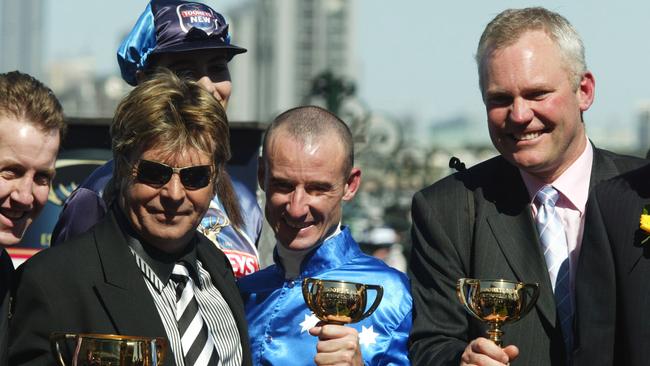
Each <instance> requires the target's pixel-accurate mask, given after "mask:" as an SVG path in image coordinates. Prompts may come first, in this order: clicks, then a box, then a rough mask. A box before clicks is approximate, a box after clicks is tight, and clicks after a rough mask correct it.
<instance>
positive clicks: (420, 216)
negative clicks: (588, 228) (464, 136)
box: [409, 8, 640, 366]
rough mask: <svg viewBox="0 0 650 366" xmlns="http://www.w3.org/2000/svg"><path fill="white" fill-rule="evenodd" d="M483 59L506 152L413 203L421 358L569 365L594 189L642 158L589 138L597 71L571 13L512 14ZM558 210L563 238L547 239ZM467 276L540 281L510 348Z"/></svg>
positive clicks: (488, 33) (414, 339) (494, 123)
mask: <svg viewBox="0 0 650 366" xmlns="http://www.w3.org/2000/svg"><path fill="white" fill-rule="evenodd" d="M476 59H477V64H478V70H479V84H480V87H481V92H482V95H483V101H484V103H485V106H486V112H487V120H488V129H489V132H490V137H491V139H492V142H493V144H494V146H495V147H496V148H497V150H498V151H499V153H500V156H498V157H495V158H492V159H490V160H488V161H485V162H483V163H480V164H478V165H477V166H475V167H472V168H469V169H467V170H465V171H461V172H458V173H456V174H454V175H452V176H449V177H447V178H445V179H443V180H441V181H439V182H437V183H435V184H433V185H432V186H430V187H428V188H425V189H424V190H422V191H420V192H418V193H417V194H416V195H415V197H414V199H413V208H412V216H413V230H412V235H413V251H412V258H411V263H410V276H411V279H412V292H413V299H414V304H415V305H414V321H413V328H412V332H411V335H410V349H409V351H410V357H411V361H412V363H413V364H416V365H459V364H460V365H505V364H508V363H510V364H511V365H516V364H519V365H528V366H530V365H564V364H565V363H567V361H569V359H570V353H571V352H570V350H572V344H573V343H572V332H571V324H572V316H573V308H572V294H571V289H572V283H573V282H572V281H571V280H572V278H573V275H574V273H575V264H576V261H577V258H578V253H579V250H580V246H579V244H580V242H581V236H582V225H583V224H584V216H583V215H584V209H585V204H586V200H587V195H588V191H589V188H590V187H592V186H593V185H594V184H595V183H597V182H599V181H601V180H603V179H606V178H609V177H612V176H614V175H617V174H619V173H621V172H623V171H626V170H629V169H631V168H632V167H633V166H638V165H640V162H639V161H636V160H634V159H633V158H628V157H622V156H618V155H616V154H613V153H610V152H607V151H604V150H600V149H596V148H594V147H593V146H592V144H591V143H590V142H589V140H588V139H587V136H586V133H585V126H584V122H583V118H582V116H583V113H584V112H585V111H586V110H587V109H588V108H589V107H590V106H591V103H592V101H593V98H594V88H595V83H594V77H593V75H592V74H591V72H589V71H588V70H587V68H586V64H585V60H584V49H583V45H582V41H581V40H580V37H579V35H578V34H577V32H576V31H575V29H574V28H573V27H572V26H571V25H570V24H569V22H568V21H567V20H566V19H565V18H563V17H562V16H560V15H559V14H556V13H553V12H550V11H548V10H546V9H543V8H527V9H512V10H506V11H504V12H502V13H501V14H499V15H497V16H496V18H495V19H494V20H492V21H491V22H490V23H489V24H488V25H487V27H486V29H485V31H484V32H483V35H482V36H481V40H480V42H479V46H478V50H477V55H476ZM638 160H640V159H638ZM549 190H550V192H552V193H547V192H549ZM544 195H548V196H551V197H554V200H553V201H552V203H549V204H548V205H547V203H546V201H542V200H541V198H543V197H544ZM536 197H538V199H536ZM542 202H543V203H542ZM541 212H543V213H544V214H541ZM549 213H551V214H552V215H550V216H549ZM548 217H551V218H553V223H554V226H553V227H554V228H556V229H557V230H556V231H555V232H556V233H558V234H557V235H558V238H559V239H561V240H555V241H549V240H542V239H540V234H542V235H543V234H544V233H545V232H546V229H547V228H548V227H549V226H545V225H546V223H544V221H543V219H544V218H548ZM558 225H559V226H558ZM538 227H540V229H538ZM549 242H550V243H549ZM544 243H549V246H548V247H547V250H543V249H542V245H543V244H544ZM557 243H560V244H561V245H560V246H553V245H557ZM562 253H563V255H561V254H562ZM560 271H561V272H560ZM463 277H470V278H479V279H498V278H503V279H508V280H516V281H521V282H525V283H538V284H539V288H540V296H539V299H538V301H537V303H536V305H535V308H534V309H533V310H532V311H531V312H530V313H529V314H528V315H527V316H525V317H524V318H522V319H521V320H520V321H518V322H517V323H513V324H509V325H507V326H506V327H505V336H504V338H503V340H504V344H505V345H506V347H505V348H501V347H498V346H497V345H496V344H495V343H493V342H492V341H489V340H487V339H486V338H484V337H485V325H484V324H482V323H480V322H479V321H478V320H476V319H474V318H473V317H471V316H470V315H469V314H468V313H467V312H466V311H465V309H464V308H463V306H461V303H460V302H459V300H458V298H457V296H456V283H457V281H458V279H459V278H463ZM560 295H562V296H560ZM556 299H557V300H556ZM565 349H568V350H569V352H567V351H566V350H565ZM569 362H570V361H569Z"/></svg>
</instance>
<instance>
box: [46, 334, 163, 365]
mask: <svg viewBox="0 0 650 366" xmlns="http://www.w3.org/2000/svg"><path fill="white" fill-rule="evenodd" d="M50 344H51V346H52V352H53V353H54V359H55V360H56V362H57V363H58V365H59V366H160V365H162V364H163V361H164V358H165V352H166V349H167V342H166V341H165V339H164V338H150V337H132V336H122V335H112V334H71V333H52V334H51V335H50Z"/></svg>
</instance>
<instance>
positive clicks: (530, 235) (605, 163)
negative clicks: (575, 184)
mask: <svg viewBox="0 0 650 366" xmlns="http://www.w3.org/2000/svg"><path fill="white" fill-rule="evenodd" d="M642 161H643V160H641V159H637V158H631V157H622V156H620V155H616V154H613V153H610V152H607V151H604V150H598V149H594V163H593V168H592V176H591V185H592V186H593V185H594V184H595V183H597V182H600V181H602V180H603V179H606V178H610V177H612V176H615V175H618V174H619V173H620V172H623V171H626V170H630V169H631V168H633V167H636V166H640V165H641V164H642ZM412 217H413V229H412V239H413V249H412V256H411V262H410V266H409V271H410V277H411V281H412V292H413V300H414V320H413V328H412V331H411V336H410V344H409V353H410V357H411V361H412V362H413V364H414V365H458V364H459V362H460V356H461V354H462V352H463V350H464V349H465V347H466V346H467V344H468V342H469V341H471V340H472V339H474V338H477V337H485V327H484V326H483V325H482V324H481V323H480V322H479V321H477V320H475V319H474V318H472V317H471V316H469V315H468V314H467V312H466V311H465V310H464V308H463V307H462V306H461V304H460V302H459V300H458V298H457V296H456V282H457V280H458V279H459V278H461V277H470V278H482V279H498V278H503V279H509V280H517V281H521V282H526V283H539V286H540V296H539V299H538V301H537V303H536V305H535V308H534V309H533V310H532V311H531V312H530V313H529V314H528V315H527V316H525V317H524V318H522V319H521V320H519V321H518V322H516V323H512V324H508V325H506V326H505V327H504V331H505V336H504V337H503V340H504V344H506V345H508V344H514V345H516V346H517V347H519V350H520V355H519V357H518V358H517V360H516V361H515V362H513V365H527V366H534V365H563V364H564V363H565V352H564V346H563V342H562V335H561V330H560V327H559V324H557V317H556V310H555V309H556V308H555V300H554V298H553V292H552V287H551V283H550V279H549V277H548V274H547V268H546V264H545V261H544V256H543V254H542V251H541V245H540V243H539V239H538V234H537V229H536V227H535V223H534V220H533V217H532V213H531V207H530V197H529V195H528V192H527V190H526V187H525V185H524V183H523V180H522V178H521V175H520V173H519V171H518V169H517V168H516V167H514V166H513V165H512V164H510V163H508V162H507V161H506V160H505V159H504V158H502V157H500V156H499V157H495V158H492V159H490V160H488V161H485V162H483V163H481V164H478V165H477V166H475V167H472V168H470V169H468V170H465V171H462V172H458V173H456V174H454V175H451V176H449V177H447V178H445V179H443V180H441V181H439V182H437V183H435V184H433V185H431V186H429V187H427V188H425V189H424V190H422V191H420V192H418V193H417V194H416V195H415V196H414V198H413V207H412Z"/></svg>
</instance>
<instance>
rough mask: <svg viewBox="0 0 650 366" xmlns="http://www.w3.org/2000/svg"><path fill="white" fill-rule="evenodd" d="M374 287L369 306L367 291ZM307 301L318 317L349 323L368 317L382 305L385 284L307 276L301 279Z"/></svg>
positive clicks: (324, 319)
mask: <svg viewBox="0 0 650 366" xmlns="http://www.w3.org/2000/svg"><path fill="white" fill-rule="evenodd" d="M369 290H371V291H375V292H376V295H375V298H374V301H373V302H372V305H370V307H369V308H368V309H366V305H367V303H368V291H369ZM302 295H303V297H304V298H305V303H307V306H308V307H309V309H311V311H313V312H314V315H316V317H317V318H318V319H320V320H322V321H324V322H326V323H330V324H349V323H356V322H359V321H361V320H363V319H365V318H367V317H369V316H370V315H371V314H372V313H373V312H374V311H375V310H376V309H377V307H378V306H379V303H380V302H381V299H382V297H383V295H384V288H383V287H381V286H379V285H366V284H361V283H354V282H347V281H338V280H323V279H318V278H305V279H304V280H303V281H302Z"/></svg>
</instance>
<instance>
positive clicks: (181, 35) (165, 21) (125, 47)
mask: <svg viewBox="0 0 650 366" xmlns="http://www.w3.org/2000/svg"><path fill="white" fill-rule="evenodd" d="M203 49H224V50H227V51H228V53H227V58H228V61H230V60H231V59H232V57H233V56H234V55H236V54H239V53H244V52H246V49H245V48H241V47H237V46H235V45H233V44H231V43H230V35H229V34H228V23H226V19H225V18H224V17H223V15H221V14H219V13H217V12H216V11H214V10H213V9H212V8H210V7H209V6H207V5H205V4H201V3H196V2H185V1H178V0H152V1H151V2H150V3H149V4H148V5H147V8H146V9H145V10H144V12H143V13H142V15H140V18H138V21H137V22H136V23H135V26H133V29H132V30H131V32H130V33H129V35H128V36H127V37H126V38H125V39H124V41H122V44H121V45H120V47H119V48H118V50H117V62H118V64H119V65H120V70H121V72H122V78H123V79H124V80H125V81H126V82H127V83H129V84H131V85H136V84H137V81H136V77H135V74H136V72H137V71H139V70H144V69H146V67H147V60H149V58H150V57H151V55H154V54H161V53H171V52H184V51H195V50H203Z"/></svg>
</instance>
